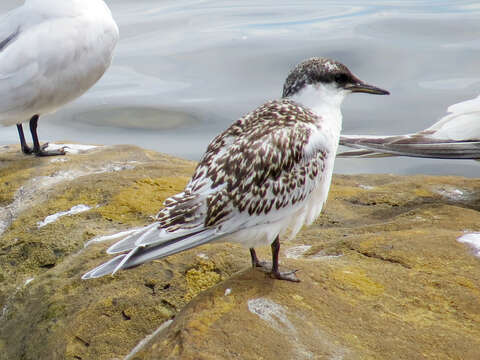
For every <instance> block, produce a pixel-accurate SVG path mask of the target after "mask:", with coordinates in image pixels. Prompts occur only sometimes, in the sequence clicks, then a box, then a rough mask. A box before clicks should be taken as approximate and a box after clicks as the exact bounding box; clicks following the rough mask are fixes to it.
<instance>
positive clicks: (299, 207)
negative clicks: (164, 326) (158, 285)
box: [83, 57, 388, 281]
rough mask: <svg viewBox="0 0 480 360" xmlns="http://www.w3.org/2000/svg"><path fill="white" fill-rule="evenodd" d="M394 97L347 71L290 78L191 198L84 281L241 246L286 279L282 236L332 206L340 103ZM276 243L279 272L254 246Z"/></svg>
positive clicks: (225, 144)
mask: <svg viewBox="0 0 480 360" xmlns="http://www.w3.org/2000/svg"><path fill="white" fill-rule="evenodd" d="M355 92H363V93H370V94H379V95H385V94H388V92H387V91H385V90H382V89H380V88H377V87H374V86H371V85H368V84H366V83H364V82H362V81H361V80H359V79H358V78H357V77H355V76H354V75H353V74H352V73H351V72H350V71H349V70H348V69H347V68H346V67H345V66H344V65H342V64H341V63H339V62H337V61H334V60H330V59H326V58H319V57H317V58H311V59H308V60H306V61H303V62H302V63H300V64H299V65H297V66H296V67H295V68H294V69H293V70H292V71H291V72H290V74H289V75H288V77H287V79H286V81H285V85H284V88H283V98H282V99H280V100H273V101H270V102H267V103H265V104H264V105H262V106H260V107H259V108H257V109H256V110H254V111H252V112H251V113H249V114H248V115H246V116H244V117H242V118H241V119H240V120H238V121H237V122H235V123H233V124H232V125H231V126H230V127H229V128H228V129H227V130H225V131H224V132H223V133H222V134H220V135H218V136H217V137H216V138H215V139H214V140H213V141H212V142H211V143H210V145H209V146H208V148H207V151H206V153H205V154H204V155H203V158H202V159H201V161H200V163H199V164H198V166H197V168H196V170H195V173H194V175H193V177H192V179H191V180H190V182H189V183H188V185H187V186H186V188H185V190H184V191H183V192H182V193H179V194H177V195H174V196H172V197H171V198H169V199H167V200H166V201H165V208H164V209H162V210H161V211H160V212H159V213H158V215H157V217H156V221H155V222H154V223H152V224H151V225H149V226H146V227H145V228H143V229H141V230H139V231H137V232H136V233H134V234H133V235H131V236H129V237H127V238H125V239H123V240H121V241H119V242H117V243H116V244H114V245H112V246H111V247H110V248H109V249H108V250H107V252H108V253H109V254H118V253H121V255H118V256H117V257H115V258H113V259H111V260H110V261H108V262H106V263H104V264H102V265H100V266H99V267H97V268H95V269H93V270H91V271H89V272H88V273H86V274H85V275H84V276H83V279H92V278H98V277H100V276H103V275H106V274H114V273H115V272H116V271H118V270H120V269H126V268H130V267H133V266H136V265H139V264H142V263H144V262H146V261H150V260H153V259H158V258H163V257H165V256H168V255H172V254H175V253H178V252H180V251H183V250H187V249H190V248H193V247H196V246H199V245H202V244H205V243H209V242H218V241H231V242H237V243H240V244H243V245H244V246H246V247H248V248H250V254H251V259H252V265H253V266H254V267H268V270H269V271H270V275H271V277H273V278H276V279H282V280H290V281H299V280H298V278H297V277H296V275H295V272H292V271H290V272H280V270H279V266H278V256H279V250H280V241H279V240H280V238H281V237H284V236H286V235H287V234H288V235H289V237H290V238H293V237H294V236H295V235H296V234H297V233H298V231H299V230H300V229H301V227H302V226H303V225H304V224H307V225H308V224H311V223H312V222H313V221H314V220H315V219H316V218H317V216H318V215H319V214H320V211H321V210H322V207H323V205H324V204H325V201H326V199H327V195H328V191H329V188H330V182H331V178H332V173H333V162H334V159H335V153H336V151H337V147H338V140H339V136H340V129H341V126H342V114H341V111H340V105H341V103H342V101H343V99H344V98H345V96H346V95H347V94H349V93H355ZM261 245H271V249H272V259H273V262H272V265H271V269H270V266H267V264H266V263H263V262H260V261H259V260H258V258H257V255H256V253H255V250H254V248H255V247H257V246H261Z"/></svg>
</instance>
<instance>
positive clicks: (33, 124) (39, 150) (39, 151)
mask: <svg viewBox="0 0 480 360" xmlns="http://www.w3.org/2000/svg"><path fill="white" fill-rule="evenodd" d="M38 119H39V116H38V115H34V116H33V117H32V118H31V119H30V132H31V133H32V139H33V152H34V153H35V155H36V156H56V155H65V150H64V149H63V148H62V149H59V150H53V151H45V149H46V148H47V146H48V143H46V144H44V145H42V146H40V142H39V141H38V135H37V124H38Z"/></svg>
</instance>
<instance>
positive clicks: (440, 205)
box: [0, 145, 480, 360]
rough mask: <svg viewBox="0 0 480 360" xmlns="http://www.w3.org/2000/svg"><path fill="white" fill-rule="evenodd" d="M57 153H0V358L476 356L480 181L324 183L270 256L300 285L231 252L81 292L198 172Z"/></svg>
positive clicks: (140, 155) (180, 163)
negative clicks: (318, 200)
mask: <svg viewBox="0 0 480 360" xmlns="http://www.w3.org/2000/svg"><path fill="white" fill-rule="evenodd" d="M70 150H71V151H70V153H69V154H68V155H67V156H65V157H61V158H60V157H57V158H44V159H38V158H33V157H26V156H23V155H21V154H20V153H19V149H18V148H17V147H3V148H1V149H0V234H1V235H0V309H1V312H0V359H9V360H10V359H25V360H27V359H32V360H33V359H35V360H38V359H68V360H70V359H71V360H73V359H77V360H78V359H96V360H101V359H105V360H107V359H108V360H112V359H130V360H133V359H345V360H347V359H472V360H473V359H475V360H476V359H478V358H479V349H480V258H479V257H478V255H480V249H479V248H480V245H479V244H480V240H479V239H480V234H479V233H477V232H480V212H479V210H480V182H479V181H478V180H476V179H466V178H460V177H431V176H410V177H402V176H392V175H358V176H342V175H337V176H335V177H334V184H333V187H332V191H331V193H330V197H329V201H328V204H327V206H326V209H325V212H324V214H323V216H321V217H320V218H319V220H318V221H317V222H316V223H315V224H314V225H313V226H311V227H309V228H306V229H304V230H303V231H302V232H301V233H300V234H299V235H298V236H297V238H296V239H294V240H293V241H291V242H283V243H282V252H281V261H282V265H284V266H287V267H289V268H296V269H300V271H299V272H298V276H299V277H300V278H301V280H302V282H301V283H298V284H296V283H288V282H284V281H274V280H272V279H270V278H269V277H268V276H266V274H264V273H263V272H261V271H258V270H253V269H251V268H250V267H249V262H250V260H249V254H248V251H247V250H246V249H243V248H241V247H239V246H235V245H231V244H214V245H206V246H202V247H199V248H196V249H193V250H190V251H187V252H184V253H181V254H178V255H175V256H171V257H169V258H167V259H164V260H160V261H154V262H151V263H149V264H145V265H142V266H140V267H137V268H135V269H132V270H129V271H123V272H120V273H118V274H117V275H115V277H105V278H101V279H97V280H91V281H82V280H81V279H80V277H81V275H82V274H83V273H84V272H86V271H87V270H89V269H90V268H92V267H94V266H96V265H98V264H99V263H100V262H102V261H104V260H105V259H106V258H107V255H106V254H105V253H104V250H105V248H106V246H107V244H108V243H109V242H111V241H112V239H113V238H115V237H118V236H119V235H118V233H122V232H124V231H128V230H129V229H132V228H135V227H138V226H142V225H145V224H148V223H149V222H150V221H152V218H151V216H152V215H154V214H155V213H156V212H157V211H158V209H159V208H160V207H161V204H162V202H163V200H164V199H165V198H166V197H167V196H168V195H170V194H173V193H175V192H178V191H180V190H181V189H182V188H183V186H184V185H185V184H186V182H187V181H188V178H189V176H190V175H191V173H192V171H193V169H194V165H195V164H194V163H193V162H189V161H184V160H180V159H176V158H173V157H170V156H166V155H161V154H158V153H155V152H152V151H146V150H142V149H140V148H137V147H133V146H114V147H103V146H99V147H83V146H77V145H75V146H74V145H70ZM259 254H260V255H261V256H262V257H268V256H269V249H261V250H260V251H259Z"/></svg>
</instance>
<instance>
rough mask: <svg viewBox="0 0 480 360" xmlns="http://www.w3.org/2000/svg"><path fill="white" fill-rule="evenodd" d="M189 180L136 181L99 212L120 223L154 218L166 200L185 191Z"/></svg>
mask: <svg viewBox="0 0 480 360" xmlns="http://www.w3.org/2000/svg"><path fill="white" fill-rule="evenodd" d="M188 180H189V178H188V177H186V176H175V177H161V178H155V179H151V178H145V179H140V180H136V181H135V183H134V185H132V186H130V187H128V188H126V189H124V190H122V191H120V193H118V194H117V195H115V196H114V197H113V198H112V199H111V201H110V202H109V203H108V204H107V205H106V206H103V207H101V208H100V209H99V210H98V211H99V213H100V214H101V215H102V216H103V217H105V218H107V219H110V220H115V221H119V222H131V221H135V220H138V219H139V218H145V217H148V216H154V215H156V213H157V212H158V211H159V210H160V209H161V208H162V207H163V202H164V201H165V199H166V198H168V197H169V196H171V195H174V194H176V193H179V192H181V191H183V189H184V188H185V185H186V184H187V183H188Z"/></svg>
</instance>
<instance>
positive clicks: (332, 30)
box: [0, 0, 480, 176]
mask: <svg viewBox="0 0 480 360" xmlns="http://www.w3.org/2000/svg"><path fill="white" fill-rule="evenodd" d="M20 3H21V1H17V0H15V1H14V0H2V2H1V4H0V11H2V12H3V11H6V10H7V9H10V8H13V7H15V6H17V5H19V4H20ZM107 3H108V4H109V6H110V8H111V9H112V12H113V14H114V17H115V18H116V20H117V22H118V24H119V27H120V32H121V41H120V43H119V45H118V48H117V51H116V57H115V60H114V63H113V65H112V67H111V69H110V70H109V72H108V73H107V74H106V75H105V76H104V77H103V78H102V79H101V80H100V82H99V83H98V84H97V85H96V86H95V87H94V88H92V89H91V90H90V91H89V92H88V93H87V94H85V95H84V96H83V97H81V98H80V99H78V100H77V101H75V102H74V103H72V104H70V105H68V106H67V107H65V108H63V109H62V110H60V111H58V112H57V113H56V114H54V115H52V116H48V117H44V118H42V119H41V121H40V127H39V131H40V138H41V139H43V140H51V141H55V140H70V141H75V142H81V143H101V144H119V143H131V144H136V145H139V146H143V147H145V148H150V149H154V150H158V151H162V152H167V153H170V154H174V155H178V156H182V157H187V158H190V159H198V158H199V157H200V156H201V155H202V153H203V152H204V150H205V148H206V146H207V144H208V142H209V141H210V140H211V139H212V138H213V137H214V136H215V135H216V134H217V133H218V132H220V131H221V130H223V129H225V128H226V127H227V126H228V125H229V124H230V123H232V122H233V121H234V120H236V119H237V118H238V117H240V116H241V115H243V114H245V113H247V112H249V111H251V110H253V109H254V108H255V107H256V106H258V105H260V104H262V103H263V102H265V101H266V100H269V99H273V98H277V97H279V96H280V94H281V90H282V85H283V81H284V79H285V77H286V76H287V74H288V72H289V70H290V69H291V68H292V66H294V65H295V64H296V63H298V62H299V61H301V60H303V59H305V58H308V57H311V56H327V57H333V58H335V59H338V60H340V61H341V62H343V63H345V64H346V65H347V66H348V67H349V68H350V69H351V70H352V71H353V72H354V73H355V74H357V75H358V76H359V77H360V78H361V79H363V80H365V81H367V82H369V83H372V84H374V85H377V86H380V87H383V88H386V89H388V90H390V91H391V93H392V95H391V96H389V97H385V96H382V97H379V96H369V95H365V94H354V95H352V96H350V97H349V98H348V99H347V100H346V101H345V103H344V106H343V114H344V126H343V129H344V133H347V134H359V133H367V134H387V133H388V134H393V133H397V134H398V133H408V132H414V131H417V130H420V129H423V128H426V127H428V126H429V125H431V124H432V123H433V122H435V121H436V120H437V119H438V118H439V117H441V116H443V115H444V114H445V111H446V108H447V107H448V106H449V105H451V104H454V103H457V102H459V101H462V100H467V99H471V98H473V97H475V96H477V95H478V94H479V93H480V62H479V59H480V4H479V3H478V2H477V1H342V2H338V1H317V0H311V1H279V0H276V1H258V0H257V1H247V0H245V1H238V0H237V1H226V0H222V1H184V0H174V1H173V0H172V1H161V0H160V1H159V0H111V1H108V2H107ZM17 141H18V140H17V133H16V128H15V127H9V128H0V144H5V143H17ZM336 172H337V173H368V172H380V173H385V172H391V173H396V174H414V173H428V174H456V175H465V176H478V174H479V167H478V164H477V163H475V162H473V161H445V160H426V159H409V158H396V159H395V158H394V159H355V160H348V159H337V162H336Z"/></svg>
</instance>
